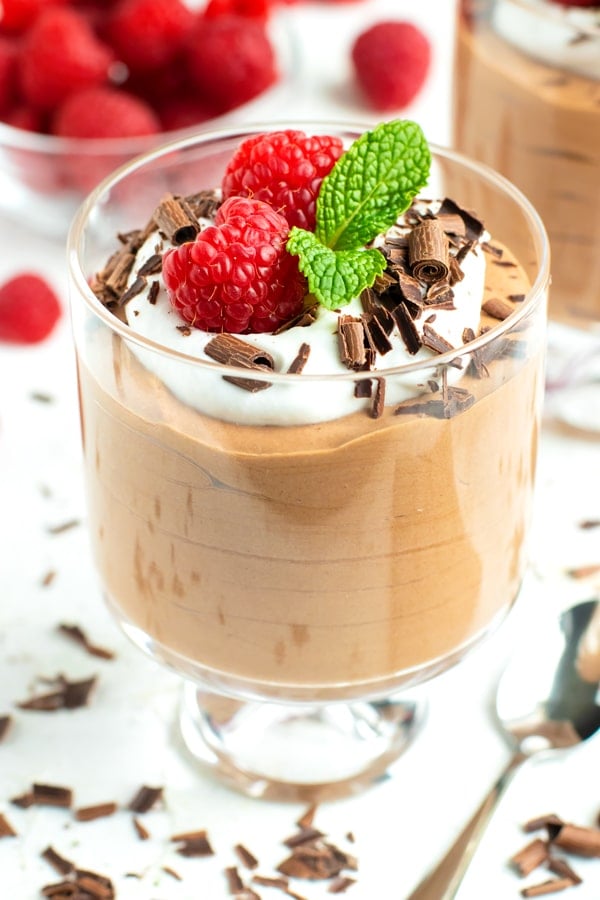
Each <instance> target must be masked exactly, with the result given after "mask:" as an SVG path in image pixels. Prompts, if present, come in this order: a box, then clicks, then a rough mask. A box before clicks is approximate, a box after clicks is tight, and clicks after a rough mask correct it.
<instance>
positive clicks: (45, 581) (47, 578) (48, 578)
mask: <svg viewBox="0 0 600 900" xmlns="http://www.w3.org/2000/svg"><path fill="white" fill-rule="evenodd" d="M55 578H56V571H55V570H54V569H48V571H47V572H46V574H45V575H44V577H43V578H42V580H41V581H40V584H41V586H42V587H50V585H51V584H52V582H53V581H54V579H55Z"/></svg>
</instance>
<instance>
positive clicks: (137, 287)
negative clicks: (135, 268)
mask: <svg viewBox="0 0 600 900" xmlns="http://www.w3.org/2000/svg"><path fill="white" fill-rule="evenodd" d="M145 287H146V279H145V278H142V276H141V275H138V276H137V278H135V280H134V281H133V282H132V283H131V284H130V285H129V287H128V288H127V290H126V291H125V293H124V294H122V295H121V297H120V298H119V304H120V305H121V306H125V305H126V304H127V303H129V301H130V300H133V298H134V297H137V295H138V294H141V293H142V291H143V290H144V288H145Z"/></svg>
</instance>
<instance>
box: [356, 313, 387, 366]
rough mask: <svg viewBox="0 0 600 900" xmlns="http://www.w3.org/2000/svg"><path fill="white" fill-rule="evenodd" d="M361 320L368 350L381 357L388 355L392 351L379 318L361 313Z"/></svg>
mask: <svg viewBox="0 0 600 900" xmlns="http://www.w3.org/2000/svg"><path fill="white" fill-rule="evenodd" d="M361 320H362V323H363V328H364V332H365V336H366V339H367V342H368V344H369V346H370V348H371V349H372V350H373V351H374V352H375V353H379V354H380V355H381V356H385V354H386V353H389V352H390V350H391V349H392V344H391V341H390V340H389V338H388V336H387V334H386V333H385V330H384V327H383V325H382V324H381V322H380V320H379V318H378V317H377V316H374V315H372V314H369V313H363V314H362V316H361Z"/></svg>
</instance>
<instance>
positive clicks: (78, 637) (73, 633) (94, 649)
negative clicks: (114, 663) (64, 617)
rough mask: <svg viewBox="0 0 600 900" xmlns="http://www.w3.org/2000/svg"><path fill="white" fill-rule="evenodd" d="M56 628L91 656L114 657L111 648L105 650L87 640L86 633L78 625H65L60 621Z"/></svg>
mask: <svg viewBox="0 0 600 900" xmlns="http://www.w3.org/2000/svg"><path fill="white" fill-rule="evenodd" d="M58 630H59V631H60V632H61V633H62V634H64V635H65V636H66V637H68V638H71V640H72V641H74V642H75V643H76V644H78V645H79V646H80V647H83V649H84V650H85V651H86V652H87V653H89V654H90V655H91V656H97V657H99V658H100V659H114V656H115V654H114V653H113V652H112V650H107V649H106V648H104V647H99V646H97V645H96V644H93V643H92V642H91V641H90V640H88V637H87V635H86V634H85V632H84V631H83V629H82V628H80V627H79V625H66V624H65V623H61V624H60V625H59V626H58Z"/></svg>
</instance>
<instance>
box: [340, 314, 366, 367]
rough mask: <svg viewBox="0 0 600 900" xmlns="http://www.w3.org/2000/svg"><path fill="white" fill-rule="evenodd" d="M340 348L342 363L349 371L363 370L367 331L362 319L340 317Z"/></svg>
mask: <svg viewBox="0 0 600 900" xmlns="http://www.w3.org/2000/svg"><path fill="white" fill-rule="evenodd" d="M338 348H339V353H340V359H341V361H342V363H343V364H344V365H345V366H347V368H349V369H361V368H362V367H363V366H364V365H365V363H366V361H367V356H366V348H365V329H364V325H363V323H362V320H361V319H355V318H354V317H353V316H344V315H342V316H340V317H339V321H338Z"/></svg>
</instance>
